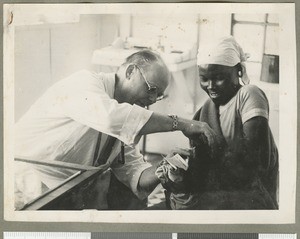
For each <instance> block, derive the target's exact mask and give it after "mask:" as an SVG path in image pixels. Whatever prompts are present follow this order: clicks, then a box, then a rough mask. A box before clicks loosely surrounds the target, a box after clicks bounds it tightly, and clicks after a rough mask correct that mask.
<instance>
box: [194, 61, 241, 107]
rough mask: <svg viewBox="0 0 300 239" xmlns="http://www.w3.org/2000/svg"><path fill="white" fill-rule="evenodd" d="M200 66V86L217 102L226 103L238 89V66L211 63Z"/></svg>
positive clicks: (219, 103)
mask: <svg viewBox="0 0 300 239" xmlns="http://www.w3.org/2000/svg"><path fill="white" fill-rule="evenodd" d="M198 68H199V78H200V86H201V88H202V89H203V90H204V91H205V92H206V93H207V94H208V96H209V97H210V98H211V99H212V101H213V102H214V103H215V104H217V105H224V104H226V103H227V102H228V101H229V100H230V99H231V98H232V97H233V96H234V95H235V94H236V92H237V91H238V89H239V80H238V73H237V67H230V66H223V65H214V64H209V65H201V66H199V67H198Z"/></svg>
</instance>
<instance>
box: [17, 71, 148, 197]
mask: <svg viewBox="0 0 300 239" xmlns="http://www.w3.org/2000/svg"><path fill="white" fill-rule="evenodd" d="M114 87H115V75H114V74H105V73H99V74H95V73H91V72H89V71H86V70H83V71H79V72H77V73H75V74H73V75H71V76H69V77H67V78H65V79H62V80H61V81H59V82H57V83H56V84H54V85H53V86H52V87H50V88H49V89H48V90H47V91H46V93H45V94H44V95H43V96H42V97H41V98H40V99H38V100H37V102H36V103H35V104H34V105H32V107H31V108H30V109H29V111H28V112H27V113H26V114H25V115H24V116H23V117H22V118H21V119H20V120H19V121H18V122H17V123H16V125H15V149H14V150H15V157H16V158H25V159H34V160H43V159H45V160H58V161H63V162H70V163H76V164H81V165H92V164H93V159H94V152H95V147H96V142H97V137H98V131H99V132H102V137H101V145H100V152H101V150H102V147H103V145H104V143H105V140H106V138H107V135H111V136H114V137H116V138H118V139H119V140H121V141H123V142H125V144H127V145H130V147H129V146H127V147H126V149H125V157H126V163H125V164H124V165H117V166H116V168H115V169H114V168H112V170H113V172H114V173H115V175H116V177H117V178H118V179H119V180H121V181H122V182H123V183H125V184H126V185H127V186H129V187H130V188H131V189H132V191H133V192H134V193H135V194H136V195H137V196H139V197H140V198H144V197H146V196H147V195H146V194H145V192H142V191H140V190H138V187H137V185H138V180H139V177H140V175H141V172H142V171H143V170H145V169H146V168H148V167H149V166H150V165H149V164H148V163H145V162H144V161H143V156H142V155H141V154H140V152H139V150H138V148H137V146H136V143H137V141H138V140H139V137H137V135H138V133H139V131H140V129H141V128H142V127H143V126H144V125H145V123H146V122H147V121H148V120H149V118H150V117H151V115H152V112H151V111H148V110H146V109H144V108H142V107H139V106H137V105H130V104H127V103H122V104H119V103H118V102H117V101H116V100H114V99H113V96H114ZM119 140H117V141H116V143H115V145H114V150H113V152H112V154H111V157H109V162H108V163H109V164H112V161H113V159H114V158H115V156H117V155H118V153H119V152H120V141H119ZM112 167H113V165H112ZM37 168H38V170H39V172H40V177H41V181H42V182H43V183H45V184H46V185H47V186H48V187H53V186H55V185H57V184H59V183H60V182H62V181H63V180H64V179H66V178H67V177H69V176H71V175H72V174H73V173H74V171H71V170H66V169H60V168H55V167H46V166H38V167H37Z"/></svg>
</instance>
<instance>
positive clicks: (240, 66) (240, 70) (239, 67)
mask: <svg viewBox="0 0 300 239" xmlns="http://www.w3.org/2000/svg"><path fill="white" fill-rule="evenodd" d="M243 72H244V69H243V66H242V65H241V64H240V63H238V64H237V74H238V77H243Z"/></svg>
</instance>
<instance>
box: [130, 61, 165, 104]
mask: <svg viewBox="0 0 300 239" xmlns="http://www.w3.org/2000/svg"><path fill="white" fill-rule="evenodd" d="M135 66H136V68H137V69H138V70H139V72H140V74H141V75H142V78H143V79H144V81H145V82H146V85H147V87H148V94H153V93H154V92H155V93H156V94H157V97H156V101H160V100H162V99H163V98H164V94H162V95H158V92H157V86H152V85H151V84H150V83H149V81H147V79H146V76H145V74H144V73H143V71H142V70H141V68H140V67H139V66H138V65H135Z"/></svg>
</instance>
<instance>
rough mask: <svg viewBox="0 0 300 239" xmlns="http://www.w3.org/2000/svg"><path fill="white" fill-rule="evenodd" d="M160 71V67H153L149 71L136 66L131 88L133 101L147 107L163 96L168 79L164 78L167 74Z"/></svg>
mask: <svg viewBox="0 0 300 239" xmlns="http://www.w3.org/2000/svg"><path fill="white" fill-rule="evenodd" d="M160 71H161V69H158V67H152V68H150V70H148V71H147V72H145V71H144V70H143V69H141V68H140V67H138V66H135V67H134V69H133V72H132V81H131V85H132V86H131V90H130V98H131V100H130V101H131V103H133V104H137V105H139V106H141V107H145V106H149V105H151V104H153V103H155V102H156V101H157V100H158V99H160V98H161V97H162V96H163V93H164V91H165V89H166V87H167V80H166V79H164V78H163V77H166V76H164V74H160ZM165 75H166V74H165Z"/></svg>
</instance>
